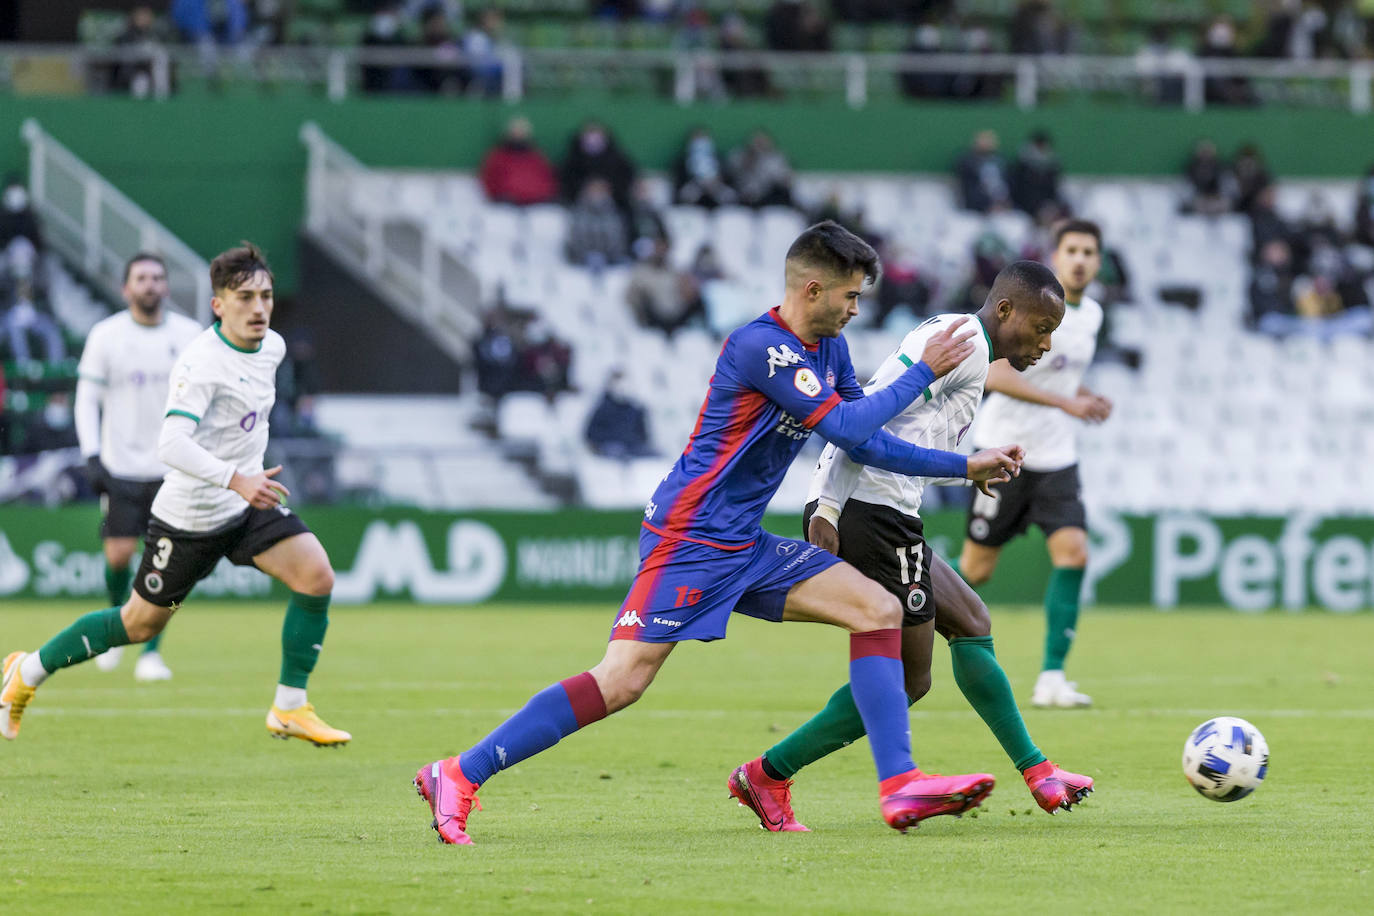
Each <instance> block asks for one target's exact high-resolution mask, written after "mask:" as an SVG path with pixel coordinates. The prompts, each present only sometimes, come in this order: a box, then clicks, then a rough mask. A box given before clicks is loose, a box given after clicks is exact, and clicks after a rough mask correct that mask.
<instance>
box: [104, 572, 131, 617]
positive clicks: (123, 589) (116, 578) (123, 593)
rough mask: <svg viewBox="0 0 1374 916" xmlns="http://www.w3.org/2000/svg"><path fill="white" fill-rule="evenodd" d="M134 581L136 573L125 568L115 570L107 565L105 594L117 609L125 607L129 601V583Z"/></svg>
mask: <svg viewBox="0 0 1374 916" xmlns="http://www.w3.org/2000/svg"><path fill="white" fill-rule="evenodd" d="M133 579H134V571H133V570H132V569H130V568H129V567H127V566H125V567H124V568H123V569H115V568H114V567H112V566H111V565H110V564H109V563H108V562H106V564H105V593H106V594H107V595H109V596H110V603H111V604H113V605H115V606H116V607H123V606H124V602H126V601H128V600H129V583H130V582H132V581H133Z"/></svg>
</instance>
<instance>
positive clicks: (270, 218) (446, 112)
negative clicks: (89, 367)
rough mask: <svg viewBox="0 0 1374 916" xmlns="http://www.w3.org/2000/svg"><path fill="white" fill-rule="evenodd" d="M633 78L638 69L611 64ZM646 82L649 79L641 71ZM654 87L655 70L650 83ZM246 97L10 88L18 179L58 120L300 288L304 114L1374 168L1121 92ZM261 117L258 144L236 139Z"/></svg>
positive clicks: (666, 161)
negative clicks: (1032, 100)
mask: <svg viewBox="0 0 1374 916" xmlns="http://www.w3.org/2000/svg"><path fill="white" fill-rule="evenodd" d="M608 72H609V73H611V74H612V75H613V76H616V77H618V78H619V79H620V80H621V81H622V82H623V81H624V80H625V79H627V78H629V77H626V76H625V73H628V72H629V71H624V72H622V71H617V70H615V69H614V68H611V69H610V70H609V71H608ZM633 79H635V80H638V79H639V77H638V76H635V77H633ZM641 82H642V81H641ZM290 88H291V91H287V89H285V88H283V89H281V90H273V91H271V92H264V91H263V90H260V89H257V88H252V87H249V88H247V89H245V90H243V92H244V94H242V95H237V96H236V95H235V94H234V92H226V94H225V95H223V96H216V95H208V96H207V95H201V96H192V95H186V96H182V97H173V98H171V99H168V100H167V101H163V102H148V101H138V100H133V99H124V98H77V99H52V98H26V97H17V96H5V97H3V104H0V174H3V173H8V172H21V173H22V172H23V171H24V169H25V163H26V161H27V159H26V157H27V150H26V148H25V147H24V145H23V143H22V141H21V140H20V137H19V125H20V124H21V123H23V120H24V119H25V118H27V117H33V118H37V119H38V121H39V122H40V123H41V124H42V125H43V127H44V129H46V130H48V131H49V132H51V133H52V134H53V135H54V136H55V137H57V139H58V140H60V141H61V142H62V143H64V144H66V145H67V146H69V147H70V148H71V149H72V150H73V151H74V152H75V153H76V154H77V155H78V156H81V157H82V158H84V159H85V160H86V161H87V162H89V163H90V164H91V166H92V167H93V168H95V169H96V170H98V171H100V172H101V173H102V174H103V175H104V176H105V177H106V178H108V179H109V180H110V181H112V182H113V183H114V184H115V186H116V187H118V188H119V189H120V190H121V191H123V192H124V193H125V194H127V195H129V197H131V198H132V199H133V200H134V201H135V202H136V203H138V204H139V206H141V207H143V208H145V209H146V210H148V212H149V213H151V214H152V215H153V216H155V217H156V218H157V219H158V220H160V221H161V222H162V223H163V224H164V225H166V226H167V227H168V228H169V229H171V230H172V231H173V232H175V233H176V234H177V235H179V236H180V237H181V238H182V240H183V241H185V242H186V243H187V244H188V245H190V246H191V247H192V248H193V249H195V250H196V251H198V252H199V253H200V254H201V255H203V256H205V257H213V256H214V255H215V254H217V253H218V252H220V251H222V250H224V249H225V248H228V247H229V246H231V245H234V244H236V243H237V242H238V241H239V239H242V238H249V239H252V240H254V241H255V242H257V243H259V244H260V245H262V246H264V247H265V248H266V250H267V253H268V256H269V257H271V259H272V262H273V265H274V267H275V269H276V273H277V285H278V288H279V290H280V291H281V292H282V293H283V294H288V295H289V294H290V293H292V292H294V291H295V289H296V286H297V283H298V276H297V265H296V235H297V232H298V231H299V229H300V226H301V220H302V209H303V197H304V191H305V160H306V155H305V148H304V147H303V146H302V145H301V142H300V138H299V137H300V127H301V124H303V123H304V122H306V121H316V122H318V123H319V125H320V126H321V127H322V128H323V129H324V131H325V132H326V133H327V134H329V135H330V136H331V137H333V138H334V139H335V140H337V141H338V142H340V143H342V144H343V145H344V147H345V148H347V149H348V150H349V151H350V152H352V153H353V154H354V155H356V156H357V157H358V158H359V159H360V160H361V161H362V162H364V163H366V164H368V165H371V166H377V167H383V168H431V169H475V168H476V167H477V165H478V164H479V163H480V161H481V158H482V155H483V153H484V152H485V151H486V149H487V148H488V147H489V146H491V144H493V143H494V142H495V141H496V139H497V138H498V136H499V135H500V132H501V130H502V128H503V127H504V125H505V122H506V120H507V119H508V118H509V117H510V116H511V115H512V114H514V113H517V112H519V113H522V114H526V115H528V116H529V117H530V118H531V120H532V121H533V122H534V125H535V138H536V141H537V142H538V143H539V144H540V146H541V147H543V149H544V150H545V151H546V152H547V153H549V154H550V155H551V156H552V157H553V158H554V159H555V161H558V160H561V158H562V156H563V152H564V149H565V145H566V143H567V138H568V136H569V134H570V133H571V132H572V131H573V130H574V129H575V128H576V126H577V125H578V123H580V122H581V121H582V120H583V119H585V118H588V117H593V116H595V117H600V118H601V119H603V120H604V121H606V122H607V123H609V124H610V125H611V127H612V128H613V129H614V130H615V131H616V132H617V133H618V135H619V136H620V139H621V141H622V142H623V144H624V146H625V148H626V149H627V150H628V151H629V153H630V154H631V155H633V156H634V157H635V158H636V159H637V160H638V161H639V162H640V164H641V165H642V166H643V167H644V168H646V169H653V170H667V169H669V168H670V167H671V164H672V162H673V159H674V157H675V156H676V155H677V153H678V151H679V148H680V146H681V144H682V140H683V138H684V137H685V136H686V134H687V131H688V130H689V129H690V128H691V127H694V126H696V125H698V124H700V123H707V124H709V125H710V126H711V128H712V129H713V130H714V131H715V133H716V136H717V138H718V140H719V141H720V142H721V144H722V145H724V146H725V147H727V148H728V147H732V146H734V145H736V144H738V143H740V142H742V141H743V140H744V139H745V138H746V137H747V136H748V135H749V133H750V132H751V131H752V130H754V129H755V128H756V127H759V126H763V127H766V128H768V129H769V130H771V131H772V132H773V133H774V135H775V136H776V137H777V140H778V144H779V146H780V147H781V148H782V149H784V150H785V151H786V152H787V154H788V155H789V156H790V157H791V159H792V164H793V166H794V167H796V168H797V169H799V170H807V171H827V172H887V173H898V174H900V173H908V172H927V173H941V174H949V173H950V171H951V169H952V167H953V164H954V161H955V159H956V158H957V156H958V155H959V154H960V153H961V152H962V151H963V150H964V149H965V148H966V147H967V145H968V143H969V139H970V138H971V137H972V136H973V133H974V132H975V131H976V130H979V129H981V128H985V127H995V128H996V129H997V130H998V131H999V132H1000V133H1001V136H1002V144H1003V149H1004V151H1006V152H1007V153H1009V154H1010V153H1012V152H1014V151H1015V149H1016V147H1017V146H1018V145H1019V144H1020V143H1022V142H1023V141H1024V139H1025V138H1026V136H1027V135H1028V134H1029V133H1030V132H1031V131H1033V130H1036V129H1037V128H1042V127H1047V128H1049V129H1050V130H1051V132H1052V133H1053V134H1054V138H1055V141H1056V144H1057V146H1058V149H1059V153H1060V156H1061V160H1062V162H1063V166H1064V171H1065V173H1066V174H1069V175H1123V176H1125V175H1137V176H1159V175H1166V176H1181V175H1182V170H1183V164H1184V162H1185V161H1186V159H1187V157H1188V153H1189V151H1190V150H1191V148H1192V145H1193V143H1194V142H1195V141H1196V140H1197V139H1198V138H1199V137H1203V136H1208V137H1211V138H1213V139H1214V140H1216V142H1217V144H1218V146H1219V147H1220V148H1221V150H1222V151H1223V153H1225V154H1227V155H1229V154H1230V153H1231V152H1232V151H1234V150H1235V148H1236V147H1237V146H1239V145H1240V144H1242V143H1245V142H1250V141H1253V142H1256V143H1258V144H1259V145H1260V146H1261V148H1263V150H1264V153H1265V157H1266V159H1267V161H1268V164H1269V167H1270V168H1271V169H1272V170H1273V171H1274V173H1275V174H1276V175H1278V176H1280V177H1282V178H1290V177H1296V176H1312V177H1340V178H1347V179H1349V180H1350V181H1351V182H1354V181H1355V180H1356V178H1357V176H1359V175H1362V174H1363V173H1364V171H1365V169H1366V168H1367V167H1368V164H1369V149H1370V142H1369V141H1370V138H1371V137H1374V122H1371V120H1370V119H1369V118H1368V117H1362V116H1359V115H1353V114H1351V113H1349V112H1347V111H1329V110H1321V109H1290V108H1263V109H1258V108H1256V109H1249V108H1246V109H1209V110H1208V111H1206V112H1205V113H1203V114H1189V113H1187V112H1184V111H1180V110H1177V109H1162V108H1149V107H1143V106H1138V105H1127V104H1122V103H1120V102H1105V103H1097V102H1090V101H1064V102H1047V103H1046V104H1044V105H1042V106H1040V107H1039V108H1036V109H1032V110H1027V111H1023V110H1021V109H1018V108H1016V107H1015V106H1014V105H1011V104H1005V103H989V104H981V103H980V104H959V103H950V102H926V103H911V102H908V101H905V100H902V99H899V98H894V97H892V94H893V90H892V89H891V84H889V85H888V89H886V90H883V89H882V88H881V87H880V86H879V85H877V84H876V83H875V85H874V101H873V102H872V103H871V104H869V105H868V106H867V107H865V108H863V109H858V110H855V109H850V108H848V107H847V106H846V105H845V104H844V103H843V102H842V101H839V100H837V99H835V98H824V99H813V100H809V101H808V100H803V99H800V98H799V99H796V100H792V101H782V102H778V101H758V100H750V101H740V102H734V103H731V104H729V105H721V104H718V103H715V102H709V103H701V104H697V105H681V106H679V105H674V104H672V103H671V102H669V101H666V100H662V101H659V100H654V99H648V98H643V97H631V96H624V95H615V94H614V93H613V92H611V91H608V90H607V91H601V92H596V91H591V90H588V91H584V92H580V93H576V94H570V95H560V96H558V97H556V98H548V97H545V98H535V99H531V100H529V101H527V102H524V103H521V104H519V105H505V104H502V103H496V102H486V101H480V100H472V99H438V98H414V97H402V98H397V97H390V98H387V97H372V98H350V99H347V100H345V101H343V102H330V101H328V100H326V99H324V98H323V97H318V96H317V97H313V98H312V97H309V96H310V95H311V93H316V90H306V89H303V88H301V87H290ZM231 125H232V126H238V125H251V134H252V140H251V141H238V140H236V141H233V142H225V139H224V137H225V130H226V128H227V127H229V126H231Z"/></svg>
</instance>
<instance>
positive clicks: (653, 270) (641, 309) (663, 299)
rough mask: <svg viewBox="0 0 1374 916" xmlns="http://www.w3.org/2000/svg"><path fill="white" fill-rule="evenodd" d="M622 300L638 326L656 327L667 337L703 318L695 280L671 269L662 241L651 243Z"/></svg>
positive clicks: (637, 265)
mask: <svg viewBox="0 0 1374 916" xmlns="http://www.w3.org/2000/svg"><path fill="white" fill-rule="evenodd" d="M625 300H626V302H628V303H629V305H630V309H631V311H633V312H634V314H635V318H636V319H637V320H638V321H639V324H640V325H641V326H642V327H646V328H657V329H658V330H660V331H662V332H663V333H664V334H666V335H668V336H669V337H671V336H673V334H674V333H676V332H677V331H678V329H679V328H682V327H685V326H686V325H688V324H691V323H694V322H704V321H705V319H706V307H705V304H704V303H703V302H702V300H701V289H700V287H699V286H698V284H697V281H696V279H695V278H694V277H693V276H692V275H691V274H689V273H684V272H682V271H679V270H676V269H674V267H673V265H672V264H671V263H670V262H669V261H668V243H667V242H664V241H660V242H658V243H657V244H655V245H654V249H653V251H652V252H650V254H649V256H648V257H646V258H643V259H642V260H640V261H639V262H638V263H636V264H635V266H634V268H633V269H632V270H631V271H630V285H629V287H628V288H627V289H626V290H625Z"/></svg>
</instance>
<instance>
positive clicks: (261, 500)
mask: <svg viewBox="0 0 1374 916" xmlns="http://www.w3.org/2000/svg"><path fill="white" fill-rule="evenodd" d="M280 473H281V465H277V466H276V467H274V468H268V469H267V470H265V471H263V472H262V473H260V474H254V475H252V476H251V477H245V476H243V475H242V474H240V473H239V472H238V471H235V472H234V476H233V478H231V479H230V481H229V489H231V490H233V491H234V492H235V493H237V494H238V495H240V496H242V497H243V498H244V499H246V500H248V505H250V506H252V507H253V508H254V509H275V508H277V506H280V505H281V504H282V503H284V502H286V497H288V496H290V495H291V491H290V490H288V489H286V485H285V484H282V483H277V482H276V481H275V480H273V479H272V478H273V477H276V476H277V475H278V474H280Z"/></svg>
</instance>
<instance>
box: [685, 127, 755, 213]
mask: <svg viewBox="0 0 1374 916" xmlns="http://www.w3.org/2000/svg"><path fill="white" fill-rule="evenodd" d="M673 188H674V192H673V196H674V198H675V199H676V200H677V202H678V203H680V204H685V205H687V206H697V207H705V208H706V209H708V210H714V209H715V208H716V207H719V206H722V205H725V204H733V203H736V202H738V200H739V195H738V194H736V193H735V189H734V188H732V187H730V185H729V183H728V182H726V180H725V168H724V165H723V163H722V162H721V156H720V150H719V149H717V148H716V140H715V138H714V137H712V136H711V131H710V129H709V128H706V127H694V128H692V130H691V132H690V133H689V134H687V139H686V140H685V141H684V142H683V144H682V150H681V152H679V153H678V157H677V161H676V162H675V163H674V164H673Z"/></svg>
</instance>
